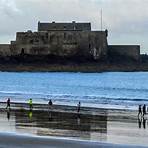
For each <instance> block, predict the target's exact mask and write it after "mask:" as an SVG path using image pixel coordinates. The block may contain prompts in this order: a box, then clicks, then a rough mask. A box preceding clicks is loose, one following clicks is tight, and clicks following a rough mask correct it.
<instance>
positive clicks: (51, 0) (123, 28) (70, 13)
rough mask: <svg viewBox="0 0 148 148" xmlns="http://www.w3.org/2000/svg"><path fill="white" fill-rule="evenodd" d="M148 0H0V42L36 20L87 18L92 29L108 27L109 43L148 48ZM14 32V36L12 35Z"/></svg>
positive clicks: (27, 28)
mask: <svg viewBox="0 0 148 148" xmlns="http://www.w3.org/2000/svg"><path fill="white" fill-rule="evenodd" d="M147 8H148V0H0V15H1V17H0V22H1V26H0V42H1V43H2V42H3V41H4V39H5V40H6V41H5V42H7V41H10V40H12V39H14V38H15V32H17V31H26V30H30V29H31V30H36V29H37V22H38V21H48V22H49V21H50V22H51V21H57V22H61V21H66V22H69V21H73V20H75V21H83V22H85V21H88V22H91V23H92V28H93V29H94V30H98V29H100V10H101V9H102V11H103V28H104V29H106V28H107V29H108V30H109V43H110V44H111V43H113V44H115V43H117V44H122V43H123V44H126V43H128V44H130V43H131V44H142V48H145V49H146V48H148V43H147V34H148V30H147V26H148V19H147V18H148V9H147ZM12 36H13V38H12Z"/></svg>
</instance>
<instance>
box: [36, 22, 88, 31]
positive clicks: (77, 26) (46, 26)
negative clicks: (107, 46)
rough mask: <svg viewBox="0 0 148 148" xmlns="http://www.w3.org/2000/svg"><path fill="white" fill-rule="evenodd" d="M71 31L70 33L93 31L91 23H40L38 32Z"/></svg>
mask: <svg viewBox="0 0 148 148" xmlns="http://www.w3.org/2000/svg"><path fill="white" fill-rule="evenodd" d="M52 30H61V31H62V30H69V31H72V30H73V31H91V23H76V22H75V21H73V22H72V23H56V22H52V23H41V22H38V31H52Z"/></svg>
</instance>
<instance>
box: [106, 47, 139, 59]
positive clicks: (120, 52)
mask: <svg viewBox="0 0 148 148" xmlns="http://www.w3.org/2000/svg"><path fill="white" fill-rule="evenodd" d="M108 50H109V53H110V55H115V56H124V57H128V58H130V59H133V60H136V61H139V60H140V46H139V45H109V46H108Z"/></svg>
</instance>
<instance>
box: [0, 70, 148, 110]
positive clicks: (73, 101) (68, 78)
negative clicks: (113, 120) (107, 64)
mask: <svg viewBox="0 0 148 148" xmlns="http://www.w3.org/2000/svg"><path fill="white" fill-rule="evenodd" d="M8 97H9V98H11V101H12V102H26V103H27V102H28V100H29V99H30V98H32V99H33V102H34V103H41V104H47V103H48V101H49V100H50V99H52V101H53V103H54V104H59V105H72V106H76V105H77V104H78V102H79V101H80V102H81V105H82V106H86V107H96V108H110V109H132V110H135V109H137V107H138V105H140V104H147V105H148V72H103V73H65V72H61V73H58V72H43V73H42V72H35V73H30V72H0V101H2V102H3V101H6V100H7V98H8Z"/></svg>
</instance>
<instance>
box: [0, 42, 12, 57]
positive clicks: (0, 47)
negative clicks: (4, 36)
mask: <svg viewBox="0 0 148 148" xmlns="http://www.w3.org/2000/svg"><path fill="white" fill-rule="evenodd" d="M10 55H11V50H10V44H0V56H1V57H6V56H10Z"/></svg>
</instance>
